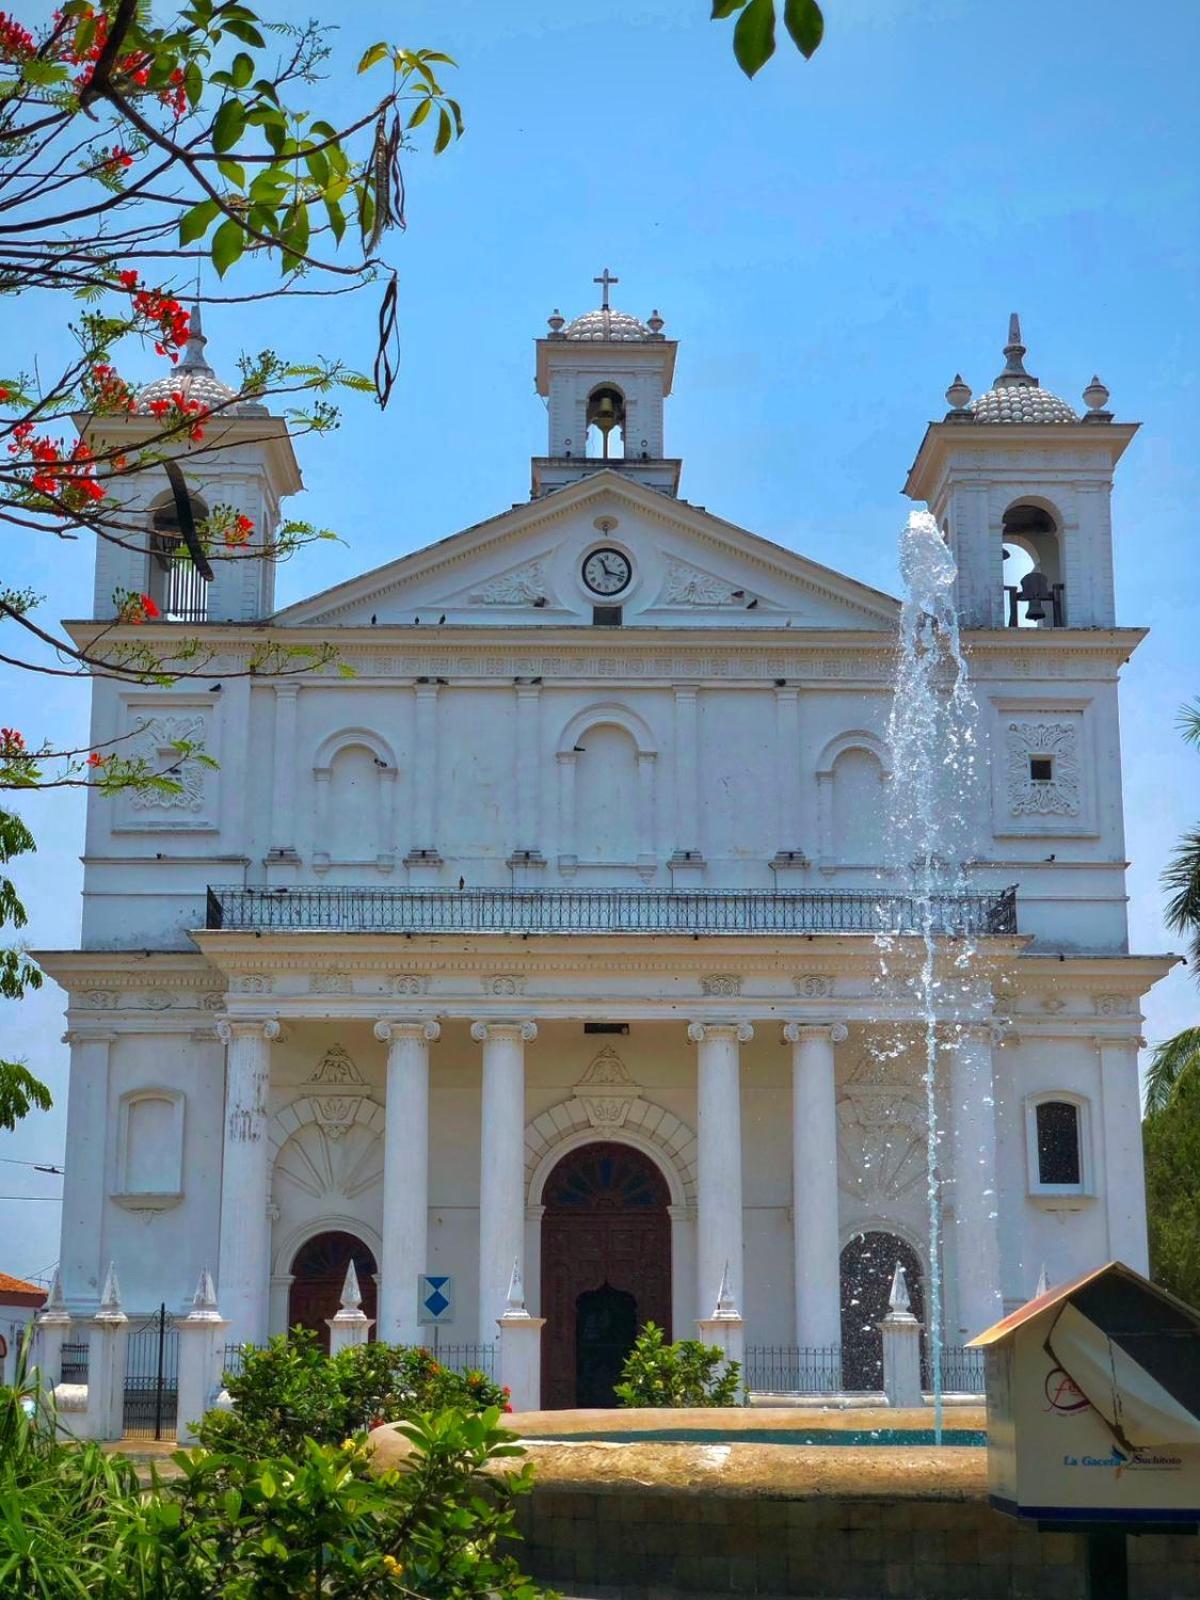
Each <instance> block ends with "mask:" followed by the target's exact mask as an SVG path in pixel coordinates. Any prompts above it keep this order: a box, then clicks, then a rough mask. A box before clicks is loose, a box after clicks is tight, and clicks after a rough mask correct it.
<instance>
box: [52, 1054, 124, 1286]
mask: <svg viewBox="0 0 1200 1600" xmlns="http://www.w3.org/2000/svg"><path fill="white" fill-rule="evenodd" d="M116 1038H117V1036H116V1034H115V1033H109V1032H105V1031H99V1032H92V1031H91V1030H90V1029H86V1028H73V1029H72V1030H71V1032H70V1033H69V1034H68V1035H67V1039H68V1042H69V1043H70V1046H71V1081H70V1092H69V1094H68V1097H67V1149H68V1150H69V1151H70V1152H71V1159H70V1160H69V1161H68V1162H67V1163H66V1171H65V1174H64V1177H63V1209H62V1219H63V1220H62V1245H61V1251H62V1275H63V1289H64V1292H65V1294H66V1297H67V1300H68V1302H69V1304H71V1305H73V1306H75V1307H76V1308H79V1309H83V1308H86V1309H87V1310H89V1311H90V1310H91V1309H92V1308H93V1307H94V1306H95V1305H97V1304H98V1302H99V1299H100V1282H101V1275H102V1273H103V1271H104V1258H103V1253H102V1252H103V1227H104V1210H105V1202H106V1199H107V1195H106V1193H105V1182H104V1168H105V1141H106V1135H107V1129H108V1067H109V1050H110V1047H111V1046H112V1045H113V1044H114V1043H115V1042H116Z"/></svg>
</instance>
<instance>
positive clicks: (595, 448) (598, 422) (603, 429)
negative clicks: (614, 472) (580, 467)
mask: <svg viewBox="0 0 1200 1600" xmlns="http://www.w3.org/2000/svg"><path fill="white" fill-rule="evenodd" d="M587 453H588V455H589V456H592V457H599V458H600V459H601V460H603V461H623V460H624V458H625V396H624V395H623V394H622V393H621V391H620V389H618V388H617V386H616V384H615V383H602V384H600V385H599V386H598V387H597V388H595V389H593V390H592V392H591V394H590V395H588V400H587Z"/></svg>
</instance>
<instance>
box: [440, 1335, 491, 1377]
mask: <svg viewBox="0 0 1200 1600" xmlns="http://www.w3.org/2000/svg"><path fill="white" fill-rule="evenodd" d="M433 1355H434V1356H436V1358H437V1360H438V1361H439V1362H440V1364H441V1365H442V1366H443V1367H448V1368H449V1370H450V1371H451V1372H459V1373H463V1374H466V1373H468V1372H482V1373H483V1375H484V1377H485V1378H490V1379H491V1380H492V1381H493V1382H495V1378H496V1346H495V1345H494V1344H441V1343H439V1344H438V1346H437V1348H436V1349H435V1350H434V1351H433Z"/></svg>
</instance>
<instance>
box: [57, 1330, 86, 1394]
mask: <svg viewBox="0 0 1200 1600" xmlns="http://www.w3.org/2000/svg"><path fill="white" fill-rule="evenodd" d="M90 1348H91V1346H90V1345H89V1344H88V1342H87V1340H86V1339H82V1340H78V1341H76V1340H71V1341H70V1342H68V1343H67V1344H64V1345H63V1347H62V1366H61V1367H60V1368H59V1382H60V1383H86V1382H87V1381H88V1352H89V1350H90Z"/></svg>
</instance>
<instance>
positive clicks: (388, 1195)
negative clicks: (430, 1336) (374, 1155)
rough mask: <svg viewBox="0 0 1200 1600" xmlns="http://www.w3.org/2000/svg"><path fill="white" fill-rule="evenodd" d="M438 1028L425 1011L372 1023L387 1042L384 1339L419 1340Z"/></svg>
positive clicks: (382, 1271)
mask: <svg viewBox="0 0 1200 1600" xmlns="http://www.w3.org/2000/svg"><path fill="white" fill-rule="evenodd" d="M441 1032H442V1030H441V1028H440V1027H439V1026H438V1024H437V1023H436V1022H433V1021H431V1020H430V1019H429V1018H420V1019H417V1018H414V1019H413V1020H412V1021H405V1022H391V1021H382V1022H377V1023H376V1024H375V1037H376V1038H377V1039H380V1040H382V1041H383V1042H384V1043H385V1044H386V1045H387V1047H388V1059H387V1100H386V1105H385V1113H386V1117H387V1121H386V1123H385V1126H384V1134H383V1259H382V1260H381V1261H380V1263H379V1337H380V1338H381V1339H383V1340H386V1341H387V1342H388V1343H390V1344H420V1343H422V1334H421V1330H420V1328H419V1327H418V1324H417V1278H418V1277H419V1275H420V1274H421V1273H422V1272H424V1271H425V1270H426V1268H427V1267H428V1265H429V1261H428V1253H429V1241H428V1230H429V1046H430V1045H431V1044H432V1043H433V1042H434V1041H435V1040H436V1039H439V1038H440V1037H441Z"/></svg>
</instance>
